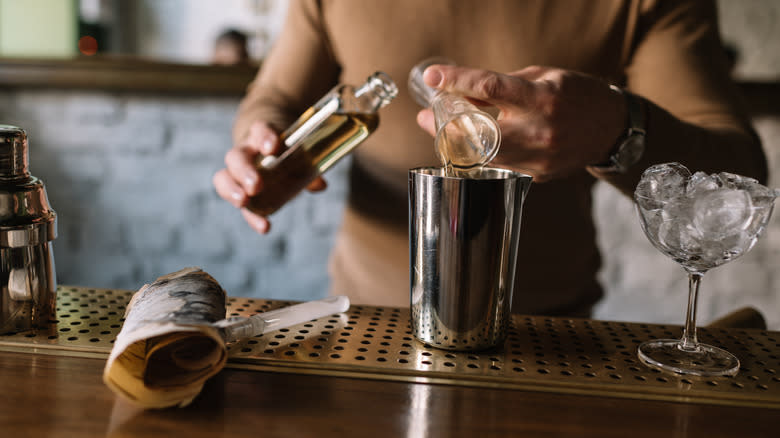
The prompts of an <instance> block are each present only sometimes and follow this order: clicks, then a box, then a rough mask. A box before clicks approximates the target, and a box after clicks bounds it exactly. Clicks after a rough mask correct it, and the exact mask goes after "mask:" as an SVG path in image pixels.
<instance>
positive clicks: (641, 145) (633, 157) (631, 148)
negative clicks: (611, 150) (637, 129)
mask: <svg viewBox="0 0 780 438" xmlns="http://www.w3.org/2000/svg"><path fill="white" fill-rule="evenodd" d="M644 152H645V136H644V134H640V133H634V134H631V135H630V136H629V137H628V138H627V139H626V141H624V142H623V144H622V145H621V146H620V150H619V151H618V153H617V161H618V162H619V163H620V166H621V167H623V168H626V167H629V166H632V165H634V164H636V162H637V161H639V159H640V158H642V154H643V153H644Z"/></svg>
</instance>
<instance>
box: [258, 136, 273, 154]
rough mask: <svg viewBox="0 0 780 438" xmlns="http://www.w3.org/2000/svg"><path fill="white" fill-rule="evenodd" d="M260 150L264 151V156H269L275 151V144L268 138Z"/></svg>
mask: <svg viewBox="0 0 780 438" xmlns="http://www.w3.org/2000/svg"><path fill="white" fill-rule="evenodd" d="M260 149H262V151H263V153H264V154H266V155H268V154H270V153H271V152H273V151H274V142H273V141H272V140H271V139H270V138H267V139H265V141H264V142H263V144H262V146H260Z"/></svg>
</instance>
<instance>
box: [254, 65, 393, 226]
mask: <svg viewBox="0 0 780 438" xmlns="http://www.w3.org/2000/svg"><path fill="white" fill-rule="evenodd" d="M397 94H398V87H397V86H396V85H395V83H394V82H393V80H392V79H390V77H389V76H388V75H387V74H385V73H382V72H376V73H374V74H373V75H371V76H369V77H368V79H367V80H366V82H365V83H364V84H362V85H361V86H359V87H353V86H351V85H345V84H341V85H337V86H336V87H334V88H333V89H332V90H330V91H329V92H328V93H327V94H326V95H325V96H323V97H322V98H321V99H320V100H319V101H318V102H317V103H315V104H314V105H312V106H311V107H310V108H309V109H308V110H306V111H305V112H304V113H303V114H302V115H301V116H300V117H299V118H298V120H296V121H295V122H294V123H293V124H292V125H291V126H290V127H289V128H287V129H286V130H285V131H284V132H283V133H282V134H281V135H280V141H281V142H283V143H284V145H285V146H286V149H285V150H284V151H283V152H282V154H281V155H279V156H272V155H269V156H266V157H263V158H261V159H260V160H259V161H258V163H257V170H258V172H259V173H260V178H261V179H262V181H263V188H262V190H261V191H260V193H258V194H257V195H256V196H253V197H252V198H250V200H249V203H248V204H247V208H248V209H249V210H251V211H252V212H254V213H257V214H259V215H261V216H268V215H270V214H272V213H274V212H275V211H277V210H278V209H279V208H281V207H282V206H283V205H284V204H285V203H287V202H288V201H289V200H290V199H292V198H294V197H295V196H296V195H297V194H298V193H300V192H301V191H302V190H303V189H304V188H305V187H306V186H307V185H308V184H309V183H310V182H311V181H312V180H314V179H315V178H316V177H317V176H319V175H321V174H322V173H324V172H325V171H326V170H328V169H329V168H330V167H331V166H333V165H334V164H336V162H338V161H339V160H340V159H341V158H343V157H345V156H346V155H348V154H349V153H350V152H351V151H352V150H353V149H355V147H357V146H358V145H359V144H360V143H361V142H363V140H365V139H366V138H367V137H368V136H369V135H371V133H372V132H374V131H375V130H376V128H377V126H378V125H379V116H378V114H377V111H378V110H379V108H382V107H383V106H385V105H387V104H388V103H390V101H391V100H393V98H395V96H396V95H397Z"/></svg>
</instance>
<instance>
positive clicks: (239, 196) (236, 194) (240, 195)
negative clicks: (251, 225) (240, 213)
mask: <svg viewBox="0 0 780 438" xmlns="http://www.w3.org/2000/svg"><path fill="white" fill-rule="evenodd" d="M230 197H231V198H233V199H234V200H236V201H238V202H241V201H243V200H244V195H243V193H241V192H231V193H230Z"/></svg>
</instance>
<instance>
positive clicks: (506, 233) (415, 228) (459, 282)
mask: <svg viewBox="0 0 780 438" xmlns="http://www.w3.org/2000/svg"><path fill="white" fill-rule="evenodd" d="M530 185H531V177H530V176H528V175H524V174H521V173H518V172H513V171H510V170H505V169H497V168H482V169H480V170H478V171H477V172H472V173H471V174H470V176H469V177H466V178H464V177H457V176H449V175H447V173H446V172H445V171H444V169H441V168H419V169H412V170H411V171H409V258H410V260H409V262H410V265H411V266H410V273H409V274H410V275H409V276H410V289H411V312H412V319H411V323H412V333H413V334H414V336H415V337H416V338H417V339H419V340H421V341H423V342H425V343H428V344H430V345H432V346H434V347H437V348H443V349H448V350H482V349H486V348H491V347H495V346H498V345H500V344H501V343H503V341H504V339H505V337H506V333H507V329H508V326H509V321H510V312H511V305H512V293H513V287H514V280H515V266H516V263H517V251H518V242H519V240H518V239H519V236H520V219H521V216H522V211H523V202H524V201H525V196H526V194H527V192H528V189H529V187H530Z"/></svg>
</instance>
